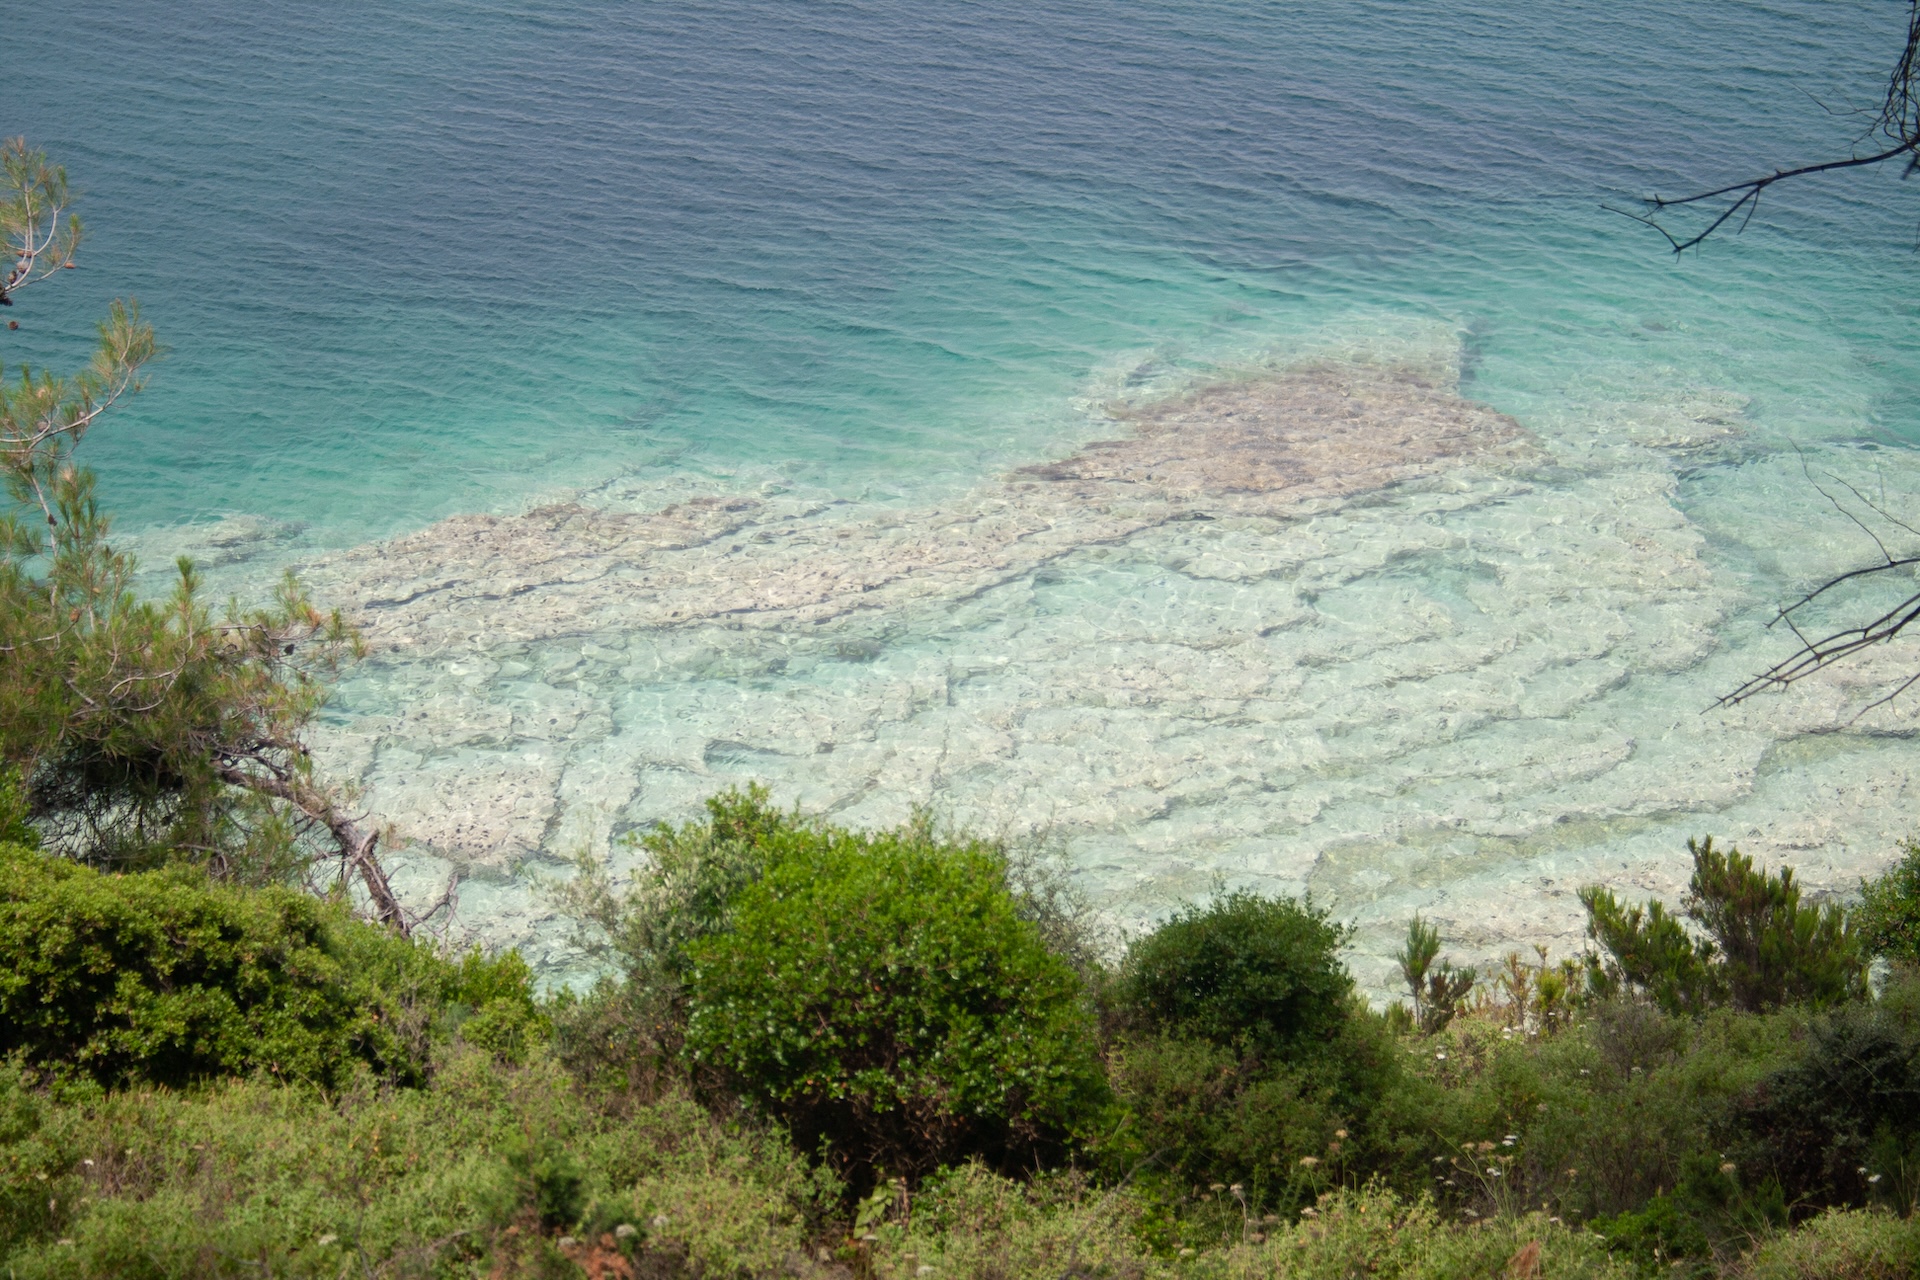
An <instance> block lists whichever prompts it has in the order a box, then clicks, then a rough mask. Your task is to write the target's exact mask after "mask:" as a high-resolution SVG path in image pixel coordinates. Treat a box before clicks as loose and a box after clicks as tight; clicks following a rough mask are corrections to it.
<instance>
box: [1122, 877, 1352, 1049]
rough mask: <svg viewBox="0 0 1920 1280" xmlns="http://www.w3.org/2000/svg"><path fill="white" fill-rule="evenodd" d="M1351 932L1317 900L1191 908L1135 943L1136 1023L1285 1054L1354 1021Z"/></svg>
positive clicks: (1128, 983) (1132, 995)
mask: <svg viewBox="0 0 1920 1280" xmlns="http://www.w3.org/2000/svg"><path fill="white" fill-rule="evenodd" d="M1347 936H1348V931H1347V930H1346V929H1344V928H1343V927H1342V926H1340V925H1338V924H1335V923H1334V922H1333V921H1332V920H1331V919H1330V918H1329V917H1328V914H1327V913H1326V912H1324V911H1319V910H1316V909H1315V908H1314V907H1313V904H1312V903H1310V902H1309V903H1304V904H1303V903H1299V902H1295V901H1294V900H1293V899H1291V898H1265V897H1261V896H1260V895H1258V894H1252V893H1231V894H1226V895H1223V896H1221V897H1219V898H1216V899H1215V900H1214V901H1212V902H1211V903H1209V904H1207V905H1206V906H1188V907H1185V908H1183V909H1182V910H1180V911H1179V912H1177V913H1176V914H1175V915H1174V916H1173V918H1172V919H1170V920H1168V921H1167V922H1166V923H1165V924H1162V925H1161V926H1160V927H1159V928H1158V929H1156V930H1154V931H1153V932H1152V933H1150V934H1148V935H1147V936H1146V937H1145V938H1142V939H1141V940H1140V941H1138V942H1137V943H1135V944H1134V945H1133V947H1132V948H1130V949H1129V951H1128V952H1127V957H1126V962H1125V964H1124V966H1123V967H1122V969H1121V976H1120V984H1119V997H1118V998H1119V1001H1120V1005H1121V1008H1122V1009H1123V1011H1124V1013H1125V1016H1126V1017H1127V1018H1128V1020H1129V1021H1131V1022H1133V1023H1134V1024H1136V1025H1139V1026H1141V1027H1144V1028H1146V1029H1148V1030H1152V1031H1158V1032H1163V1033H1170V1034H1174V1035H1180V1036H1191V1037H1197V1038H1199V1039H1203V1040H1207V1041H1210V1042H1211V1043H1213V1044H1216V1045H1218V1046H1220V1047H1222V1048H1225V1049H1232V1050H1235V1051H1237V1052H1243V1053H1248V1054H1252V1055H1254V1056H1257V1057H1260V1058H1263V1059H1269V1060H1273V1061H1279V1060H1282V1059H1284V1058H1286V1057H1288V1056H1289V1055H1290V1054H1294V1053H1297V1052H1301V1051H1310V1050H1312V1049H1313V1048H1314V1047H1315V1046H1318V1045H1320V1044H1322V1043H1324V1042H1325V1041H1327V1040H1328V1039H1330V1038H1331V1037H1332V1036H1333V1034H1334V1033H1335V1032H1336V1031H1337V1030H1338V1029H1339V1028H1340V1027H1341V1026H1342V1024H1343V1023H1345V1021H1346V1020H1347V1017H1348V1013H1349V1006H1350V1004H1351V1002H1352V998H1353V979H1352V978H1351V977H1350V976H1349V975H1348V974H1347V970H1346V966H1345V965H1343V964H1341V963H1340V957H1339V954H1338V952H1339V948H1340V946H1341V944H1342V943H1343V942H1345V941H1346V939H1347Z"/></svg>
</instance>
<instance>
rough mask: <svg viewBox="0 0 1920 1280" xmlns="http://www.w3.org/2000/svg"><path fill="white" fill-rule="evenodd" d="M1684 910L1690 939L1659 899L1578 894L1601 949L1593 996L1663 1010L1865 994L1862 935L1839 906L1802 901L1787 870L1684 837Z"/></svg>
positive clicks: (1756, 1006) (1757, 1008)
mask: <svg viewBox="0 0 1920 1280" xmlns="http://www.w3.org/2000/svg"><path fill="white" fill-rule="evenodd" d="M1687 852H1688V853H1690V854H1691V855H1692V856H1693V878H1692V879H1691V881H1689V883H1688V889H1687V898H1686V914H1687V917H1688V918H1689V919H1691V920H1692V921H1693V922H1694V923H1695V924H1696V925H1698V926H1699V927H1700V928H1701V929H1702V930H1704V931H1705V933H1706V935H1707V936H1706V937H1704V938H1701V937H1695V936H1693V935H1692V934H1690V933H1689V932H1688V931H1687V929H1686V926H1684V925H1682V924H1681V923H1680V921H1679V920H1678V919H1677V918H1676V917H1674V916H1672V915H1669V914H1668V913H1667V911H1666V909H1665V908H1664V907H1663V906H1661V905H1660V904H1659V903H1657V902H1650V903H1648V904H1647V905H1646V906H1645V907H1644V908H1642V907H1625V906H1622V905H1621V903H1620V902H1619V900H1618V899H1616V898H1615V897H1614V896H1613V894H1612V893H1610V892H1608V891H1607V890H1605V889H1602V888H1600V887H1598V886H1588V887H1587V888H1585V889H1582V890H1581V891H1580V903H1581V905H1582V906H1584V907H1585V908H1586V910H1587V934H1588V936H1589V937H1591V938H1593V939H1594V941H1596V942H1598V943H1599V944H1600V946H1601V948H1602V950H1604V951H1605V952H1606V954H1607V958H1606V960H1605V961H1604V962H1603V963H1600V964H1597V965H1595V966H1594V967H1593V969H1592V970H1591V981H1592V986H1593V989H1594V992H1595V993H1596V994H1597V995H1600V996H1602V997H1603V998H1604V997H1610V996H1613V995H1615V994H1620V993H1626V992H1633V993H1638V994H1641V995H1644V996H1645V997H1646V998H1648V999H1650V1000H1652V1001H1654V1002H1655V1003H1657V1004H1659V1005H1660V1006H1661V1007H1662V1008H1663V1009H1666V1010H1667V1011H1668V1012H1669V1013H1683V1012H1684V1013H1697V1012H1699V1011H1700V1010H1702V1009H1706V1008H1709V1007H1712V1006H1714V1005H1718V1004H1731V1005H1732V1006H1733V1007H1734V1008H1736V1009H1742V1010H1745V1011H1747V1012H1750V1013H1764V1012H1766V1011H1768V1010H1770V1009H1780V1008H1784V1007H1786V1006H1787V1005H1794V1004H1805V1005H1811V1006H1813V1007H1816V1008H1829V1007H1832V1006H1835V1005H1839V1004H1844V1003H1846V1002H1847V1001H1850V1000H1858V999H1861V998H1863V997H1865V995H1866V994H1867V974H1866V960H1867V951H1866V949H1865V947H1864V946H1863V945H1862V936H1861V934H1860V932H1859V931H1858V930H1857V929H1855V928H1854V927H1853V926H1852V925H1851V924H1850V922H1849V921H1848V919H1847V917H1846V913H1845V912H1844V911H1843V910H1842V909H1841V908H1840V907H1839V906H1838V905H1837V904H1833V903H1829V904H1828V905H1827V906H1825V907H1817V906H1812V905H1807V904H1802V903H1801V901H1800V886H1799V885H1797V884H1795V883H1794V879H1793V868H1792V867H1782V868H1781V869H1780V871H1779V872H1778V874H1776V875H1771V876H1769V875H1767V874H1766V873H1765V872H1762V871H1760V870H1758V869H1757V868H1755V867H1754V865H1753V860H1752V859H1751V858H1748V857H1747V856H1745V855H1744V854H1742V853H1741V852H1740V851H1739V850H1738V849H1729V850H1724V851H1723V850H1720V849H1716V848H1715V847H1714V844H1713V839H1712V838H1711V837H1708V838H1707V839H1705V840H1688V841H1687Z"/></svg>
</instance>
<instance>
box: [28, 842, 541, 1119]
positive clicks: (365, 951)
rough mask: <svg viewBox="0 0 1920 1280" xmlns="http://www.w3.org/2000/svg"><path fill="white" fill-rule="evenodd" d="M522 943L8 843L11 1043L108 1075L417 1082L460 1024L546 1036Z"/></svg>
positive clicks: (113, 1080)
mask: <svg viewBox="0 0 1920 1280" xmlns="http://www.w3.org/2000/svg"><path fill="white" fill-rule="evenodd" d="M530 983H531V975H530V974H529V973H528V972H527V969H526V966H525V965H524V964H522V963H521V961H520V960H519V958H518V957H517V956H513V955H509V956H507V957H505V958H503V959H501V960H497V961H489V960H485V959H482V958H480V957H478V956H468V957H466V958H465V959H463V960H460V961H457V962H456V961H450V960H448V959H445V958H443V957H441V956H439V955H438V954H436V953H434V952H432V951H430V950H427V949H425V948H423V947H420V946H416V945H415V944H412V943H409V942H407V941H405V940H402V939H399V938H396V937H393V936H392V935H390V934H388V933H386V932H385V931H383V930H380V929H377V928H374V927H373V926H370V925H366V924H362V923H359V922H357V921H354V920H353V919H351V918H350V916H349V915H348V913H347V912H346V910H345V909H344V908H342V907H340V906H337V905H335V904H331V903H327V902H323V901H319V900H317V899H315V898H312V897H310V896H308V895H306V894H301V893H296V892H293V891H290V890H282V889H266V890H245V889H240V888H236V887H232V886H226V885H220V884H215V883H210V882H208V880H207V879H206V878H205V877H204V875H202V874H201V873H199V872H197V871H194V870H189V869H184V868H182V869H175V870H169V871H153V872H140V873H135V874H127V875H107V874H103V873H101V872H98V871H94V870H92V869H90V868H86V867H82V866H77V865H75V864H73V863H70V862H67V861H65V860H62V859H59V858H55V857H52V856H50V855H47V854H44V853H41V852H39V851H36V850H33V849H28V848H25V847H23V846H20V845H0V1054H18V1055H20V1056H21V1057H22V1058H23V1059H24V1060H25V1061H26V1062H28V1063H32V1064H35V1065H38V1066H42V1067H47V1068H57V1069H60V1070H63V1071H66V1072H70V1073H79V1074H81V1075H85V1076H87V1077H90V1078H92V1079H93V1080H95V1081H97V1082H99V1083H101V1084H106V1085H118V1084H123V1083H128V1082H133V1081H143V1082H150V1083H156V1084H166V1085H173V1086H180V1085H184V1084H188V1083H190V1082H193V1081H196V1080H202V1079H207V1078H211V1077H217V1076H226V1075H246V1074H251V1073H253V1072H264V1073H266V1074H267V1075H270V1076H274V1077H277V1078H280V1079H286V1080H303V1081H309V1082H313V1083H316V1084H320V1085H324V1086H328V1087H335V1086H338V1085H340V1084H342V1083H343V1082H344V1081H345V1080H347V1079H348V1078H349V1077H350V1076H351V1075H352V1074H353V1072H354V1071H355V1070H356V1069H358V1068H360V1067H362V1066H364V1067H366V1068H369V1069H371V1070H372V1071H374V1072H375V1073H377V1074H378V1075H381V1076H384V1077H386V1078H387V1079H390V1080H392V1081H395V1082H397V1083H406V1084H414V1083H418V1082H419V1080H420V1078H421V1076H422V1074H423V1072H424V1071H425V1069H426V1066H427V1056H428V1047H429V1043H430V1041H431V1040H432V1039H433V1037H434V1036H435V1034H436V1033H440V1032H444V1031H446V1030H448V1029H450V1027H449V1026H448V1024H449V1023H450V1022H452V1021H458V1020H460V1019H464V1018H469V1017H470V1021H469V1022H468V1023H467V1025H468V1027H469V1028H470V1031H471V1035H470V1037H469V1038H472V1039H475V1040H476V1041H478V1042H482V1043H484V1044H485V1045H486V1046H487V1047H489V1048H494V1049H497V1050H499V1051H501V1052H503V1053H506V1054H509V1055H511V1054H514V1053H517V1052H519V1051H521V1050H522V1049H523V1048H524V1044H525V1041H526V1039H527V1038H528V1037H529V1036H530V1035H537V1034H538V1030H539V1027H538V1023H539V1017H538V1015H537V1013H536V1012H535V1010H534V1007H533V998H532V992H531V986H530Z"/></svg>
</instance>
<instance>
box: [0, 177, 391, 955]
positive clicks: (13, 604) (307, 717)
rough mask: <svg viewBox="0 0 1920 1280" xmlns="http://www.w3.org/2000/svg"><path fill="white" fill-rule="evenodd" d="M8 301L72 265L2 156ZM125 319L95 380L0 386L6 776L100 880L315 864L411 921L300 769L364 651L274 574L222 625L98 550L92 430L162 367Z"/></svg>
mask: <svg viewBox="0 0 1920 1280" xmlns="http://www.w3.org/2000/svg"><path fill="white" fill-rule="evenodd" d="M0 172H3V174H4V178H3V180H0V239H3V240H4V241H5V246H6V252H7V256H9V257H11V258H12V260H13V265H12V268H11V269H10V271H9V272H8V274H7V275H6V277H5V280H4V284H3V285H0V298H4V299H5V300H6V301H7V302H8V304H9V305H12V303H13V302H14V300H15V297H16V296H17V295H19V294H20V293H21V291H22V290H24V289H26V288H27V287H29V286H31V285H38V284H40V283H43V282H45V281H47V280H49V279H53V278H56V277H58V276H59V275H60V274H61V271H62V269H63V268H66V267H69V266H72V265H74V255H75V253H76V252H77V250H78V247H79V245H80V242H81V226H80V223H79V220H78V219H77V218H74V217H72V216H71V214H70V213H69V212H68V208H69V206H70V204H71V202H72V196H71V192H70V190H69V188H68V185H67V177H66V173H65V171H64V170H62V169H60V168H59V167H57V166H54V165H51V164H49V163H48V161H47V158H46V156H45V155H44V154H42V153H41V152H38V151H32V150H29V149H28V148H27V146H26V143H25V142H24V141H23V140H20V139H14V140H12V141H10V142H7V143H6V144H4V146H0ZM159 354H160V348H159V345H158V344H157V342H156V341H155V338H154V333H153V329H152V327H151V326H149V325H148V324H146V323H145V322H144V321H142V320H141V318H140V311H139V307H138V305H137V304H135V303H133V302H117V301H116V302H114V303H113V304H112V305H111V306H110V308H109V309H108V315H107V318H106V320H105V321H103V322H102V323H101V325H100V326H99V342H98V345H97V347H96V348H95V352H94V356H93V360H92V362H91V364H90V365H89V366H88V367H87V368H86V369H83V370H81V371H79V372H78V373H75V374H72V375H70V376H65V377H61V376H56V375H54V374H52V373H49V372H46V371H41V372H40V373H37V374H36V373H34V372H33V371H32V370H30V369H22V370H21V371H20V375H19V377H18V379H17V380H14V381H12V382H11V383H8V382H5V381H0V479H3V480H4V483H5V486H6V491H7V495H8V498H9V499H10V503H9V509H7V510H6V511H5V512H4V513H0V652H3V653H5V655H6V661H5V662H4V663H0V765H4V766H8V767H11V768H13V769H15V770H17V771H18V773H19V775H20V778H21V779H22V784H23V788H24V791H25V797H26V800H27V808H28V814H29V816H30V817H31V818H32V820H33V822H34V824H35V826H36V827H38V828H39V829H40V831H41V832H42V833H43V834H44V835H45V837H46V839H47V841H48V843H49V844H50V846H51V847H53V848H56V849H57V850H59V851H60V852H62V853H63V854H65V855H67V856H71V857H76V858H80V859H83V860H86V861H89V862H91V863H94V864H95V865H101V866H120V867H143V866H153V865H158V864H160V863H163V862H176V861H183V860H185V861H193V862H197V863H199V864H201V865H204V866H206V867H207V868H209V869H210V870H212V871H214V872H215V873H216V874H219V875H223V876H226V877H229V878H237V879H242V880H246V881H249V882H252V883H274V882H285V881H287V880H288V879H290V878H295V877H299V876H301V875H302V874H303V873H306V872H308V871H310V870H311V869H312V863H313V862H314V860H315V859H317V858H320V857H321V856H323V855H325V856H327V857H328V858H330V859H332V860H334V861H335V862H336V863H337V870H336V874H337V876H338V877H339V878H341V879H354V880H357V881H359V883H360V886H361V888H362V889H363V891H364V892H365V893H366V894H367V895H368V897H369V898H370V900H371V903H372V906H373V910H374V911H375V913H376V914H377V915H378V916H379V917H380V918H381V919H382V920H383V921H384V922H386V923H388V924H390V925H393V926H395V927H397V928H400V929H401V930H403V931H404V930H405V929H406V927H407V926H408V923H409V922H408V919H407V916H406V914H405V912H404V911H403V910H402V909H401V907H400V904H399V902H398V900H397V899H395V897H394V895H393V893H392V890H391V888H390V887H389V886H388V884H387V880H386V876H385V873H384V871H383V870H382V869H381V867H380V865H379V863H378V861H377V860H376V859H375V858H374V844H375V834H376V833H374V832H372V831H368V830H364V829H363V828H362V826H361V824H360V822H359V820H358V819H357V818H356V817H354V816H353V815H352V814H351V813H350V812H348V810H347V808H346V806H345V800H344V797H343V796H341V795H340V794H339V793H337V792H335V791H334V790H332V789H331V788H329V787H328V786H327V785H326V784H325V783H324V782H322V781H321V780H320V779H319V778H318V777H317V776H316V775H315V773H314V771H313V765H312V757H311V755H310V753H309V752H308V751H307V748H306V745H305V743H304V740H303V734H304V731H305V728H306V726H307V724H308V723H309V722H310V721H311V720H312V717H313V716H314V714H315V713H316V712H317V711H318V710H319V708H320V706H321V704H322V703H323V702H324V701H325V699H326V682H327V680H328V678H329V677H330V676H332V675H333V674H334V673H335V672H336V671H337V670H338V669H339V666H340V664H341V663H342V662H344V661H347V660H349V659H351V658H353V657H355V656H357V655H358V653H359V652H360V642H359V638H358V636H357V635H356V634H355V632H354V631H353V629H352V628H351V627H349V626H347V624H346V623H345V622H344V620H342V619H341V617H340V616H339V615H338V614H337V613H323V612H322V611H320V610H318V609H316V608H314V607H313V605H312V603H311V602H310V601H309V600H308V599H307V597H306V595H305V594H304V592H303V591H302V590H301V588H300V586H299V584H298V583H297V582H296V581H295V580H294V579H293V578H292V577H291V576H289V577H287V578H286V579H285V580H283V581H282V583H281V584H280V588H279V590H278V591H277V592H276V594H275V596H274V598H273V600H272V601H271V603H270V604H268V605H267V606H266V607H265V608H260V609H252V610H247V609H242V608H240V607H239V605H238V604H237V603H235V604H233V605H231V606H230V607H229V608H228V610H227V611H226V613H225V614H224V616H220V617H216V616H215V615H214V614H213V613H212V611H211V610H209V609H208V608H207V606H206V605H205V603H204V602H203V601H202V598H201V594H200V580H199V577H198V575H197V574H196V572H195V571H194V568H193V566H192V564H191V563H190V562H188V561H186V560H182V561H180V562H179V565H178V568H179V577H178V580H177V582H176V584H175V587H174V590H173V594H172V596H171V597H170V598H169V599H167V600H165V601H161V602H153V601H142V600H139V599H136V598H135V596H134V594H133V591H132V587H131V584H132V581H133V573H134V562H133V559H132V558H131V557H130V556H128V555H126V554H125V553H124V552H120V551H116V550H115V549H114V548H113V547H112V546H111V545H110V544H109V542H108V534H109V532H110V529H111V521H110V520H109V518H108V517H107V515H106V514H105V513H104V512H103V511H102V509H101V506H100V502H99V500H98V497H97V494H96V485H95V479H94V475H93V472H92V471H91V470H89V469H88V468H87V467H85V466H82V465H80V464H79V463H78V462H77V461H76V454H77V450H78V449H79V447H80V445H81V443H82V441H83V440H84V439H85V438H86V436H87V434H88V432H89V431H90V430H91V429H92V428H93V426H94V425H95V424H96V423H97V422H98V421H99V420H100V419H101V417H102V416H103V415H104V414H106V413H107V412H108V411H109V410H110V409H112V408H113V407H114V406H115V405H117V404H119V403H120V402H122V401H123V400H125V399H126V398H127V397H129V396H131V395H133V394H135V393H136V392H138V391H139V390H140V387H141V385H142V378H143V376H144V374H143V370H144V369H145V367H146V366H147V365H148V364H149V363H150V362H151V361H153V360H154V359H155V358H157V357H158V355H159Z"/></svg>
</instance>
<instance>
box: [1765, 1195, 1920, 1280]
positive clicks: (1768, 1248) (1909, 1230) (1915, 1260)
mask: <svg viewBox="0 0 1920 1280" xmlns="http://www.w3.org/2000/svg"><path fill="white" fill-rule="evenodd" d="M1735 1274H1737V1275H1738V1276H1739V1277H1740V1280H1909V1278H1910V1277H1912V1276H1915V1275H1920V1220H1915V1219H1912V1218H1907V1219H1901V1218H1896V1217H1895V1216H1893V1215H1892V1214H1890V1213H1879V1212H1869V1211H1866V1210H1848V1209H1836V1210H1832V1211H1829V1212H1827V1213H1823V1214H1821V1215H1820V1216H1819V1217H1817V1218H1814V1219H1812V1220H1810V1221H1809V1222H1807V1223H1806V1224H1805V1225H1804V1226H1802V1227H1800V1228H1799V1229H1798V1230H1796V1231H1794V1232H1792V1233H1791V1234H1784V1235H1778V1236H1775V1237H1773V1238H1772V1239H1769V1240H1765V1241H1763V1242H1762V1243H1761V1244H1760V1245H1759V1247H1758V1248H1756V1249H1755V1250H1754V1251H1753V1254H1752V1256H1751V1257H1750V1258H1748V1259H1747V1260H1746V1262H1745V1265H1743V1266H1742V1267H1740V1268H1739V1270H1738V1271H1737V1272H1736V1273H1735Z"/></svg>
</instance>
